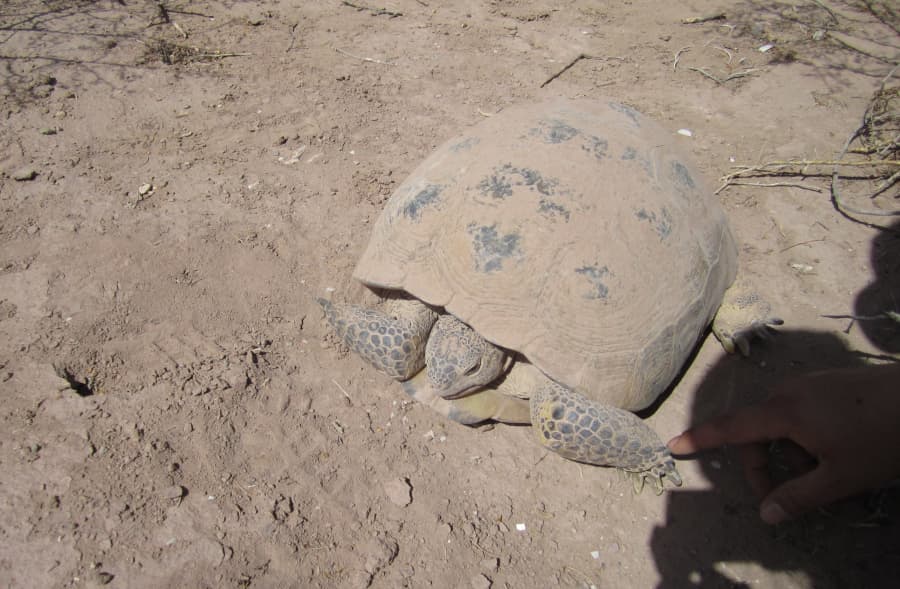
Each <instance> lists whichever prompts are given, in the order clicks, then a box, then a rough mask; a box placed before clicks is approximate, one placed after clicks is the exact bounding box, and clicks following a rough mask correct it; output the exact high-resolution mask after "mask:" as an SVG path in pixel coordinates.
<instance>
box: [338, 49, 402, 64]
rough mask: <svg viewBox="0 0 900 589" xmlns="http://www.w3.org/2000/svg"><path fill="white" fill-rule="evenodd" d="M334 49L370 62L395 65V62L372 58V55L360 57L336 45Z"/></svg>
mask: <svg viewBox="0 0 900 589" xmlns="http://www.w3.org/2000/svg"><path fill="white" fill-rule="evenodd" d="M334 50H335V51H337V52H338V53H340V54H342V55H346V56H347V57H352V58H353V59H359V60H361V61H368V62H369V63H380V64H381V65H394V64H393V63H390V62H387V61H381V60H380V59H372V58H371V57H360V56H359V55H353V54H352V53H349V52H347V51H344V50H343V49H338V48H337V47H335V48H334Z"/></svg>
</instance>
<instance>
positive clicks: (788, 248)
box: [778, 191, 825, 254]
mask: <svg viewBox="0 0 900 589" xmlns="http://www.w3.org/2000/svg"><path fill="white" fill-rule="evenodd" d="M820 192H821V191H820ZM821 241H825V238H824V237H820V238H819V239H808V240H806V241H801V242H799V243H795V244H794V245H789V246H787V247H786V248H784V249H783V250H781V251H779V252H778V253H779V254H783V253H784V252H786V251H788V250H790V249H794V248H795V247H798V246H801V245H809V244H811V243H819V242H821Z"/></svg>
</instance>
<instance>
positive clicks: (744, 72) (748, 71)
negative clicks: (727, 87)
mask: <svg viewBox="0 0 900 589" xmlns="http://www.w3.org/2000/svg"><path fill="white" fill-rule="evenodd" d="M688 69H689V70H692V71H695V72H698V73H700V74H703V75H704V76H706V77H707V78H709V79H710V80H712V81H713V82H715V83H716V84H719V85H721V84H724V83H725V82H728V81H730V80H736V79H738V78H744V77H746V76H749V75H750V74H752V73H753V72H755V71H757V69H756V68H750V69H746V70H741V71H739V72H734V73H733V74H728V76H726V77H724V78H719V77H718V76H716V75H713V74H711V73H709V72H708V71H706V70H705V69H703V68H699V67H689V68H688Z"/></svg>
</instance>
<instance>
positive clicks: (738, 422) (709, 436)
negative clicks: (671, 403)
mask: <svg viewBox="0 0 900 589" xmlns="http://www.w3.org/2000/svg"><path fill="white" fill-rule="evenodd" d="M779 405H781V403H778V402H777V401H776V399H770V400H768V401H765V402H763V403H760V404H759V405H752V406H750V407H745V408H743V409H739V410H737V411H735V412H734V413H731V414H728V415H723V416H722V417H717V418H715V419H712V420H710V421H707V422H706V423H703V424H701V425H698V426H697V427H694V428H691V429H689V430H688V431H686V432H684V433H683V434H681V435H680V436H677V437H675V438H673V439H672V440H670V441H669V444H668V446H669V450H671V451H672V453H673V454H676V455H678V454H693V453H694V452H699V451H700V450H708V449H710V448H718V447H719V446H724V445H725V444H749V443H752V442H766V441H771V440H777V439H779V438H786V437H790V436H789V433H790V422H789V421H788V420H786V419H785V417H784V412H783V411H782V410H781V408H780V407H779Z"/></svg>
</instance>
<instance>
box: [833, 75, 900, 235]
mask: <svg viewBox="0 0 900 589" xmlns="http://www.w3.org/2000/svg"><path fill="white" fill-rule="evenodd" d="M898 67H900V65H895V66H894V67H893V68H891V71H889V72H888V73H887V75H886V76H885V77H884V78H882V80H881V84H880V85H879V88H878V93H881V92H883V91H884V87H885V85H886V84H887V82H888V80H890V79H891V77H893V75H894V72H895V71H897V68H898ZM868 115H869V109H868V108H867V109H866V112H865V114H864V115H863V122H862V124H861V125H860V126H859V127H858V128H857V129H856V130H855V131H853V133H851V134H850V137H848V138H847V141H845V142H844V147H843V148H841V152H840V154H839V155H838V157H837V159H838V160H841V159H843V157H844V156H845V155H847V150H848V149H850V144H851V143H853V141H854V140H855V139H856V138H857V137H859V135H860V134H861V133H862V132H863V131H864V130H866V129H867V128H868V127H869V116H868ZM868 163H869V164H873V165H875V164H877V163H878V162H868ZM882 163H891V164H892V165H900V161H896V160H888V161H884V160H882ZM894 176H896V173H895V174H894V175H892V176H891V177H892V178H893V177H894ZM839 179H840V175H839V174H838V166H837V165H835V166H834V169H833V171H832V174H831V202H832V203H833V204H834V208H835V209H837V210H838V212H839V213H841V214H842V215H844V216H845V217H846V218H848V219H850V220H852V221H856V222H857V223H863V224H864V225H868V226H870V227H877V228H880V229H888V228H887V227H883V226H881V225H874V224H872V223H868V222H865V221H862V220H860V219H857V218H855V217H853V215H864V216H871V217H900V210H893V211H879V210H875V209H857V208H856V207H852V206H849V205H847V204H845V203H844V202H843V200H842V199H841V195H840V192H839V191H838V187H837V184H838V180H839ZM882 191H883V190H879V191H878V192H877V193H876V194H878V193H880V192H882Z"/></svg>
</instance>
